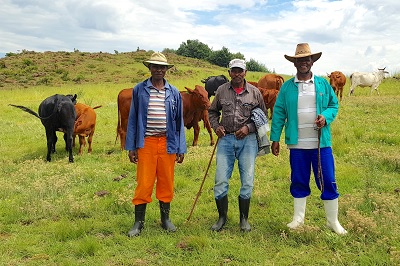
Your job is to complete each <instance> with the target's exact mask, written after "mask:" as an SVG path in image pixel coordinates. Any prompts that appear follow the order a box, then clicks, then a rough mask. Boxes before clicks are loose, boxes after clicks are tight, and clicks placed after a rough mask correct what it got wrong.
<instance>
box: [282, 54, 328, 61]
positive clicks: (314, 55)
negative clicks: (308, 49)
mask: <svg viewBox="0 0 400 266" xmlns="http://www.w3.org/2000/svg"><path fill="white" fill-rule="evenodd" d="M321 55H322V52H319V53H315V54H302V55H298V56H289V55H285V58H286V59H287V60H289V61H290V62H292V63H295V62H296V59H297V58H303V57H307V56H311V59H312V60H313V61H314V62H315V61H317V60H318V59H319V58H320V57H321Z"/></svg>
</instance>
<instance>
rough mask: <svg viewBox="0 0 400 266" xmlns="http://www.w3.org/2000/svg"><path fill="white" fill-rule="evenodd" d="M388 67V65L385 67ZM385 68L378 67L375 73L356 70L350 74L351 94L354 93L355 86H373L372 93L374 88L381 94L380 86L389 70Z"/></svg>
mask: <svg viewBox="0 0 400 266" xmlns="http://www.w3.org/2000/svg"><path fill="white" fill-rule="evenodd" d="M385 68H386V67H385ZM385 68H383V69H381V68H378V71H376V72H373V73H362V72H354V73H353V74H351V75H350V82H351V86H350V92H349V96H350V95H352V94H353V93H354V88H355V87H357V86H360V87H371V94H372V91H373V90H376V92H377V93H378V95H379V91H378V86H379V84H381V82H382V80H383V79H384V78H385V73H386V74H388V73H389V72H387V71H385Z"/></svg>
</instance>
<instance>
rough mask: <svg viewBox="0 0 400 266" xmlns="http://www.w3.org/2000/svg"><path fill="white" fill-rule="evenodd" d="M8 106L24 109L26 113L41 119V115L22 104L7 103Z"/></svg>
mask: <svg viewBox="0 0 400 266" xmlns="http://www.w3.org/2000/svg"><path fill="white" fill-rule="evenodd" d="M9 105H10V106H13V107H16V108H19V109H21V110H22V111H25V112H27V113H30V114H31V115H34V116H36V117H37V118H39V119H41V117H40V116H39V115H38V114H37V113H36V112H35V111H33V110H31V109H29V108H28V107H25V106H22V105H14V104H9Z"/></svg>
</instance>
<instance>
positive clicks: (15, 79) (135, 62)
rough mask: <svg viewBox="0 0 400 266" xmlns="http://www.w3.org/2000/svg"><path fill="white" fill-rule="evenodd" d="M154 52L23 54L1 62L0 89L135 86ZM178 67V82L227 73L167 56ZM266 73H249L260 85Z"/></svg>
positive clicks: (175, 71)
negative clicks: (101, 85)
mask: <svg viewBox="0 0 400 266" xmlns="http://www.w3.org/2000/svg"><path fill="white" fill-rule="evenodd" d="M151 53H152V51H148V52H146V51H138V52H127V53H118V54H110V53H87V52H79V51H76V52H43V53H42V52H33V51H23V52H22V53H19V54H9V55H8V56H6V57H4V58H1V59H0V88H4V89H7V88H13V87H14V88H15V87H25V88H26V87H29V86H36V85H46V86H64V85H76V84H136V83H137V82H139V81H142V80H143V79H145V78H146V77H148V76H149V71H148V69H147V68H146V67H145V66H144V65H143V64H142V62H143V60H146V59H148V58H149V57H150V55H151ZM166 56H167V58H168V62H170V63H173V64H175V66H174V67H173V68H172V69H170V70H169V71H168V74H167V78H168V79H170V80H172V81H175V80H179V81H181V82H182V84H184V82H185V81H189V80H190V81H192V80H198V83H199V84H201V82H200V81H201V79H203V78H206V77H208V76H210V75H219V74H225V75H227V70H226V69H225V68H221V67H218V66H215V65H212V64H210V63H208V62H205V61H202V60H197V59H193V58H187V57H183V56H178V55H176V54H173V53H168V54H166ZM262 74H263V73H249V74H248V79H249V80H255V81H257V80H258V78H259V77H260V76H261V75H262Z"/></svg>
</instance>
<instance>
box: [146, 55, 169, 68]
mask: <svg viewBox="0 0 400 266" xmlns="http://www.w3.org/2000/svg"><path fill="white" fill-rule="evenodd" d="M143 64H144V65H145V66H146V67H149V66H150V64H153V65H161V66H167V67H168V69H170V68H171V67H173V66H174V65H172V64H168V62H167V58H166V57H165V55H163V54H162V53H160V52H156V53H153V54H152V55H151V56H150V59H149V60H145V61H143Z"/></svg>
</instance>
